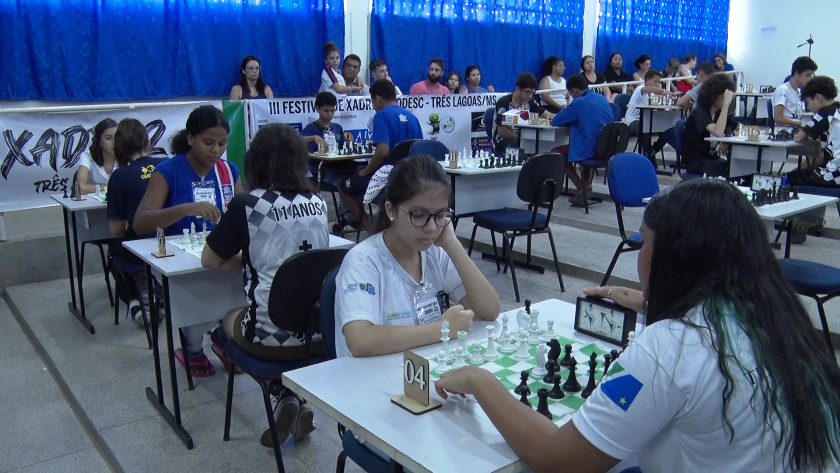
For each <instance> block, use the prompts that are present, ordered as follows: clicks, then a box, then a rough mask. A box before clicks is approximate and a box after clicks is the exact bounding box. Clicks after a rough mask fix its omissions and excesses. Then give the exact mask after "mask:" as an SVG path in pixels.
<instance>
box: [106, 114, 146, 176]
mask: <svg viewBox="0 0 840 473" xmlns="http://www.w3.org/2000/svg"><path fill="white" fill-rule="evenodd" d="M148 144H149V133H148V131H146V127H145V126H143V123H141V122H140V120H137V119H136V118H123V119H122V120H120V124H119V125H117V132H116V133H115V134H114V157H116V159H117V164H118V165H119V166H120V167H123V166H126V165H128V163H129V158H130V157H131V156H132V155H133V154H135V153H142V152H143V151H145V150H146V146H147V145H148Z"/></svg>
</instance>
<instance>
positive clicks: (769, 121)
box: [767, 100, 776, 133]
mask: <svg viewBox="0 0 840 473" xmlns="http://www.w3.org/2000/svg"><path fill="white" fill-rule="evenodd" d="M767 126H768V127H770V133H775V132H776V120H775V119H774V118H773V101H772V100H768V101H767Z"/></svg>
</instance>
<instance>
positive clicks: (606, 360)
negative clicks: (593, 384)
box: [601, 353, 613, 379]
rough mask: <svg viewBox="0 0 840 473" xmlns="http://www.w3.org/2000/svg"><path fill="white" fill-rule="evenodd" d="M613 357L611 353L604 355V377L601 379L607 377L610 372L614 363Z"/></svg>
mask: <svg viewBox="0 0 840 473" xmlns="http://www.w3.org/2000/svg"><path fill="white" fill-rule="evenodd" d="M612 360H613V358H612V355H610V354H609V353H604V375H603V376H601V379H604V378H606V377H607V373H608V372H609V371H610V363H612Z"/></svg>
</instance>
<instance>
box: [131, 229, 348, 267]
mask: <svg viewBox="0 0 840 473" xmlns="http://www.w3.org/2000/svg"><path fill="white" fill-rule="evenodd" d="M180 238H183V236H181V235H173V236H168V237H166V239H167V240H174V239H180ZM353 244H354V242H352V241H350V240H347V239H344V238H341V237H337V236H335V235H332V234H330V248H336V247H342V246H352V245H353ZM123 246H124V247H126V248H128V250H129V251H131V252H132V253H134V254H135V255H136V256H137V257H138V258H140V259H141V260H143V261H144V262H146V263H148V264H149V265H150V266H151V267H152V269H153V270H155V271H157V272H159V273H160V274H162V275H164V276H166V277H172V276H178V275H181V274H189V273H195V272H198V271H205V270H207V268H205V267H203V266H201V259H199V258H196V257H195V256H193V255H191V254H189V253H187V252H186V251H184V250H181V249H179V248H176V247H174V246H172V245H167V247H166V251H167V252H172V253H174V256H167V257H165V258H157V257H155V256H152V252H153V251H157V250H158V245H157V238H146V239H143V240H131V241H124V242H123Z"/></svg>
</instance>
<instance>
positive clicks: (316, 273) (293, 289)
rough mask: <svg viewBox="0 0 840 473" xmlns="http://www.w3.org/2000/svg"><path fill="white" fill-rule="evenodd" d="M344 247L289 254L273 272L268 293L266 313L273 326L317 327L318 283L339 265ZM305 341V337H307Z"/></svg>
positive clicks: (308, 329) (295, 329)
mask: <svg viewBox="0 0 840 473" xmlns="http://www.w3.org/2000/svg"><path fill="white" fill-rule="evenodd" d="M347 251H348V249H347V248H324V249H319V250H309V251H303V252H300V253H297V254H295V255H292V256H291V257H290V258H289V259H287V260H286V261H284V262H283V264H281V265H280V267H279V268H277V272H276V273H275V274H274V280H273V281H272V282H271V292H269V295H268V315H269V317H270V318H271V322H272V323H274V325H276V326H277V327H281V328H283V329H284V330H287V331H289V332H295V333H305V334H307V338H308V339H309V338H311V336H312V333H314V332H317V331H319V330H320V325H321V324H320V317H319V310H320V299H321V286H322V285H323V283H324V278H326V277H327V274H328V273H329V272H330V271H332V270H333V268H335V267H336V266H339V265H341V261H342V260H343V259H344V255H346V254H347ZM307 341H309V340H307Z"/></svg>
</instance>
